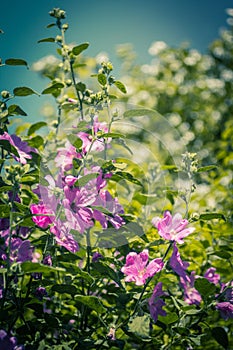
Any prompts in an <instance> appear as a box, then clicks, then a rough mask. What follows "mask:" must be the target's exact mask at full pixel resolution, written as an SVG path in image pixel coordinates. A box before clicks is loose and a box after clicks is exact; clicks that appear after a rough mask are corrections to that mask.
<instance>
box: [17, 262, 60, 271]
mask: <svg viewBox="0 0 233 350" xmlns="http://www.w3.org/2000/svg"><path fill="white" fill-rule="evenodd" d="M21 270H22V271H23V272H25V273H33V272H41V273H46V272H47V273H49V272H55V271H61V272H65V270H64V269H62V268H60V267H52V266H48V265H43V264H40V263H33V262H31V261H25V262H23V263H22V264H21Z"/></svg>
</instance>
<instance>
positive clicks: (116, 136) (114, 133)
mask: <svg viewBox="0 0 233 350" xmlns="http://www.w3.org/2000/svg"><path fill="white" fill-rule="evenodd" d="M101 137H111V138H112V139H118V138H124V137H125V135H123V134H120V133H117V132H107V133H106V134H103V135H101Z"/></svg>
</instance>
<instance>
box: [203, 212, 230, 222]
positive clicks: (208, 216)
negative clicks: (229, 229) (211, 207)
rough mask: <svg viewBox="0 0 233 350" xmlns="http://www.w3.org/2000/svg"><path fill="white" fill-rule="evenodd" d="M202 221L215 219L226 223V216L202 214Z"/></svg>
mask: <svg viewBox="0 0 233 350" xmlns="http://www.w3.org/2000/svg"><path fill="white" fill-rule="evenodd" d="M199 219H200V220H213V219H223V220H224V221H226V218H225V216H224V215H223V214H222V213H204V214H200V216H199Z"/></svg>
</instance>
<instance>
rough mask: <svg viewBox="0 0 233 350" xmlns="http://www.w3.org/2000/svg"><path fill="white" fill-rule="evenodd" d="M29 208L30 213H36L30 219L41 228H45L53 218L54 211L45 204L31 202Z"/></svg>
mask: <svg viewBox="0 0 233 350" xmlns="http://www.w3.org/2000/svg"><path fill="white" fill-rule="evenodd" d="M30 210H31V213H32V214H37V216H33V217H32V220H33V221H34V222H35V224H36V225H37V226H39V227H41V228H43V229H46V228H47V227H48V226H49V225H50V224H51V223H52V222H53V220H54V219H55V216H54V212H53V211H52V210H51V209H49V208H47V207H46V205H45V204H32V205H31V206H30ZM41 214H42V215H41ZM43 214H45V215H43Z"/></svg>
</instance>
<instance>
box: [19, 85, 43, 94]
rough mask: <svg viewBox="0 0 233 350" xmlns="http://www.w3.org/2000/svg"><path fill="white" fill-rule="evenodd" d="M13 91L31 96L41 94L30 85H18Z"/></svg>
mask: <svg viewBox="0 0 233 350" xmlns="http://www.w3.org/2000/svg"><path fill="white" fill-rule="evenodd" d="M13 93H14V95H15V96H29V95H33V94H35V95H39V94H38V92H36V91H34V90H32V89H31V88H29V87H26V86H21V87H16V88H15V89H14V90H13Z"/></svg>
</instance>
